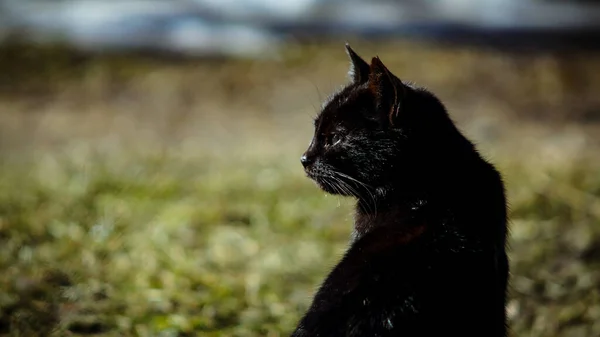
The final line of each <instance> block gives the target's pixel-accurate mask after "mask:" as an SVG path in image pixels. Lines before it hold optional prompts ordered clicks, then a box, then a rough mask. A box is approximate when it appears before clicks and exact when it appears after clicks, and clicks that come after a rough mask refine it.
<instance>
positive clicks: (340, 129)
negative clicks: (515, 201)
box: [292, 45, 509, 337]
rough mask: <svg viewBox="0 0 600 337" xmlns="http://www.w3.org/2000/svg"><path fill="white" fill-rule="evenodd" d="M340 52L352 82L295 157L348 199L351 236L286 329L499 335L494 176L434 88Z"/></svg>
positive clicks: (503, 258) (503, 267) (502, 270)
mask: <svg viewBox="0 0 600 337" xmlns="http://www.w3.org/2000/svg"><path fill="white" fill-rule="evenodd" d="M346 50H347V52H348V55H349V56H350V59H351V63H352V65H351V68H350V77H351V82H350V83H349V84H348V85H347V86H346V87H345V88H344V89H343V90H341V91H340V92H338V93H336V94H334V95H333V96H332V97H331V99H330V100H329V101H328V102H326V103H325V104H324V106H323V109H322V111H321V113H320V114H319V115H318V116H317V118H316V119H315V133H314V136H313V139H312V142H311V144H310V146H309V148H308V149H307V151H306V152H305V154H304V155H303V156H302V159H301V160H302V164H303V165H304V166H305V170H306V173H307V175H308V177H310V178H311V179H313V180H314V181H315V182H316V183H317V184H318V185H319V186H320V187H321V188H322V189H323V190H324V191H326V192H328V193H332V194H341V195H346V196H353V197H355V198H356V199H357V207H356V217H355V226H354V234H353V238H352V241H351V243H350V247H349V248H348V250H347V252H346V254H345V255H344V257H343V258H342V260H341V261H340V262H339V264H338V265H337V266H336V267H335V268H334V269H333V270H332V271H331V273H330V274H329V275H328V277H327V278H326V279H325V281H324V282H323V284H322V285H321V287H320V288H319V290H318V291H317V293H316V295H315V297H314V300H313V303H312V305H311V307H310V308H309V310H308V312H307V313H306V314H305V316H304V317H303V318H302V319H301V321H300V322H299V324H298V327H297V328H296V330H295V331H294V332H293V334H292V336H294V337H308V336H310V337H317V336H321V337H325V336H327V337H335V336H365V337H367V336H381V337H383V336H462V337H464V336H478V337H483V336H486V337H492V336H493V337H501V336H502V337H504V336H506V335H507V326H506V323H507V322H506V314H505V306H506V293H507V282H508V275H509V265H508V259H507V255H506V249H505V244H506V236H507V219H506V211H507V208H506V200H505V194H504V185H503V182H502V179H501V176H500V174H499V173H498V172H497V171H496V169H495V168H494V166H492V165H491V164H490V163H488V162H487V161H486V160H484V159H483V158H482V157H481V156H480V155H479V154H478V152H477V151H476V149H475V147H474V145H473V144H472V143H471V142H470V141H469V140H468V139H466V138H465V137H464V136H463V135H462V134H461V132H460V131H459V130H458V129H457V128H456V127H455V125H454V123H453V122H452V120H451V119H450V117H449V116H448V114H447V112H446V109H445V107H444V106H443V104H442V103H441V102H440V101H439V100H438V99H437V98H436V97H435V96H434V95H433V94H432V93H430V92H428V91H427V90H425V89H422V88H417V87H414V86H411V85H407V84H405V83H402V81H400V79H398V78H397V77H396V76H394V75H393V74H392V73H391V72H390V71H389V70H388V69H387V68H386V67H385V66H384V65H383V63H382V62H381V60H380V59H379V58H378V57H375V58H373V59H372V61H371V64H370V65H368V64H367V63H366V62H365V61H364V60H362V59H361V58H360V57H359V56H358V55H357V54H356V53H355V52H354V51H352V49H351V48H350V47H349V46H348V45H347V46H346Z"/></svg>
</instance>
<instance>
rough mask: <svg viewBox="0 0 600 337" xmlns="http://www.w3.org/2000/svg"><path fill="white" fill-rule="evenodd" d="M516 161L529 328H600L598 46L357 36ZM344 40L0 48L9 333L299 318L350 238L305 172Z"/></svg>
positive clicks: (519, 320)
mask: <svg viewBox="0 0 600 337" xmlns="http://www.w3.org/2000/svg"><path fill="white" fill-rule="evenodd" d="M353 48H354V49H355V50H356V51H357V52H358V53H359V54H361V55H363V56H364V57H365V58H369V57H371V56H374V55H376V54H378V55H379V56H380V57H381V59H382V60H383V62H384V63H386V64H387V65H388V67H389V68H390V69H391V70H392V71H393V72H394V73H396V74H397V75H398V76H399V77H400V78H401V79H405V80H407V81H412V82H416V84H418V85H422V86H425V87H428V88H431V90H433V91H434V92H436V93H437V94H438V95H439V96H440V98H441V99H442V100H443V101H444V102H446V104H447V106H448V108H449V110H450V112H451V114H452V117H453V119H454V120H455V121H456V122H457V124H458V125H459V127H460V128H461V130H463V131H464V132H465V133H466V134H467V136H469V137H470V138H471V139H473V141H474V142H475V143H476V144H477V146H478V148H479V149H480V150H481V152H482V154H483V155H484V156H485V157H486V158H488V159H490V160H491V161H492V162H493V163H494V164H495V165H496V166H497V167H498V168H499V170H500V171H501V172H502V174H503V177H504V179H505V181H506V187H507V191H508V197H509V201H510V210H511V211H510V218H511V223H510V226H511V238H510V247H509V248H510V259H511V273H512V275H511V295H510V296H511V299H510V303H509V305H508V313H509V316H510V325H511V330H512V331H513V334H514V336H544V337H553V336H565V337H566V336H573V337H579V336H581V337H584V336H597V335H600V286H599V284H600V268H598V267H599V266H600V226H599V221H600V174H598V172H600V159H599V158H598V157H597V155H595V154H597V153H598V152H597V150H598V145H599V144H600V143H599V140H600V137H598V136H597V134H598V128H597V127H596V126H595V123H597V118H598V116H600V104H599V103H600V102H599V100H600V99H599V98H598V97H597V95H595V92H594V88H598V85H600V71H598V70H599V69H600V58H599V57H598V56H597V55H589V54H579V55H571V54H568V55H565V54H558V53H557V54H553V55H548V54H543V55H536V54H527V55H509V54H503V53H498V52H492V51H485V50H484V51H475V50H469V49H464V48H458V47H439V46H431V45H429V46H428V45H420V44H415V43H409V42H391V43H390V42H388V43H385V42H381V43H364V42H356V43H354V44H353ZM347 66H348V63H347V59H346V55H345V53H344V48H343V43H337V44H336V43H321V44H311V45H290V46H289V48H287V49H286V50H285V51H284V52H283V53H282V55H278V56H277V58H275V59H274V60H263V61H248V60H229V61H223V60H196V61H174V60H153V59H148V58H139V57H133V56H131V57H118V56H107V57H103V58H95V57H94V58H87V57H79V56H77V57H74V56H71V55H70V54H68V53H66V52H62V51H55V50H50V51H48V50H41V51H40V50H33V51H30V50H26V51H22V50H21V49H18V48H17V49H15V48H12V49H11V48H8V49H7V48H5V49H4V50H2V51H1V52H0V70H1V71H2V73H3V74H5V76H4V78H3V79H2V81H0V85H1V90H0V94H1V95H2V97H1V98H0V154H1V155H2V159H3V160H2V161H1V162H0V246H1V247H2V249H1V250H0V335H7V336H8V335H10V336H36V335H38V336H48V335H56V336H77V335H98V336H193V335H198V336H286V335H287V334H289V333H290V332H291V330H292V329H293V328H294V327H295V324H296V322H297V320H298V319H299V318H300V316H301V315H302V313H303V311H304V310H305V309H306V308H307V306H308V305H309V303H310V301H311V297H312V295H313V294H314V291H315V290H316V288H317V287H318V285H319V282H321V281H322V280H323V278H324V277H325V275H326V274H327V273H328V271H329V270H330V268H331V267H332V266H333V265H334V264H335V262H336V261H337V260H338V259H339V258H340V257H341V255H342V254H343V252H344V249H345V247H346V245H347V243H348V239H349V234H350V230H351V222H352V216H353V214H352V200H349V199H344V198H339V197H335V196H327V195H325V194H324V193H323V192H322V191H320V190H319V189H318V188H317V187H316V186H315V185H314V184H313V183H312V182H311V181H310V180H309V179H308V178H306V177H305V176H304V174H303V172H302V167H301V165H300V162H299V157H300V155H301V154H302V152H303V151H304V150H305V148H306V146H307V145H308V143H309V141H310V138H311V136H312V126H311V117H312V116H313V115H314V114H315V112H316V111H317V109H318V108H319V105H320V101H321V100H322V99H323V98H324V96H325V95H328V94H329V93H330V92H331V91H332V90H334V89H336V88H337V87H339V86H341V85H342V84H343V83H344V81H346V80H347V78H346V77H345V76H346V71H347Z"/></svg>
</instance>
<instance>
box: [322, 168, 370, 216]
mask: <svg viewBox="0 0 600 337" xmlns="http://www.w3.org/2000/svg"><path fill="white" fill-rule="evenodd" d="M331 172H332V173H333V174H335V175H338V176H340V177H342V178H346V179H348V180H351V181H353V182H355V183H357V184H359V185H360V186H362V187H363V189H364V190H365V191H366V192H367V194H368V195H369V198H370V199H371V200H372V201H373V205H370V203H369V202H368V201H367V200H364V199H365V198H364V197H363V196H362V195H361V194H360V193H359V191H358V190H357V189H356V188H354V187H352V186H351V185H350V184H348V183H347V182H345V181H343V180H341V179H336V180H339V181H340V182H341V183H342V184H344V185H345V186H347V188H349V189H350V191H351V192H353V193H351V194H352V195H355V196H356V197H357V198H359V199H361V201H362V202H363V203H364V204H365V205H366V206H367V208H368V209H367V211H369V213H370V211H373V214H374V215H377V200H376V199H375V195H374V194H373V192H372V191H371V189H372V188H373V187H372V186H370V185H368V184H365V183H363V182H362V181H359V180H358V179H356V178H353V177H351V176H349V175H347V174H345V173H342V172H338V171H334V170H331ZM371 206H372V207H371Z"/></svg>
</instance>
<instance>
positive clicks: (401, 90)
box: [369, 56, 406, 125]
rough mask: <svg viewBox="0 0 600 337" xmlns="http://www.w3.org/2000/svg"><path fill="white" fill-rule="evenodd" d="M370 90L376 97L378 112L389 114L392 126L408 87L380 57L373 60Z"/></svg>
mask: <svg viewBox="0 0 600 337" xmlns="http://www.w3.org/2000/svg"><path fill="white" fill-rule="evenodd" d="M369 90H371V92H373V94H374V95H375V99H376V102H377V110H378V111H382V112H384V113H386V114H387V117H388V119H389V121H390V123H391V124H392V125H394V120H395V119H396V117H397V116H398V113H399V112H400V105H401V104H402V99H403V98H404V96H405V94H406V86H405V85H404V84H403V83H402V81H400V79H399V78H397V77H396V76H395V75H394V74H392V73H391V72H390V71H389V70H388V68H387V67H386V66H385V65H384V64H383V62H381V60H380V59H379V57H378V56H376V57H374V58H373V59H372V60H371V66H370V74H369Z"/></svg>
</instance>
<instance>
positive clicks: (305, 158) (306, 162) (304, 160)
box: [300, 153, 313, 168]
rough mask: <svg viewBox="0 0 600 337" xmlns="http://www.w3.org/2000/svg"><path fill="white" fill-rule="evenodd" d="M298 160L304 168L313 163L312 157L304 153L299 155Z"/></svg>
mask: <svg viewBox="0 0 600 337" xmlns="http://www.w3.org/2000/svg"><path fill="white" fill-rule="evenodd" d="M300 162H301V163H302V166H304V168H306V167H308V166H309V165H310V164H312V163H313V159H312V157H308V156H307V155H306V153H305V154H303V155H302V157H300Z"/></svg>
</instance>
